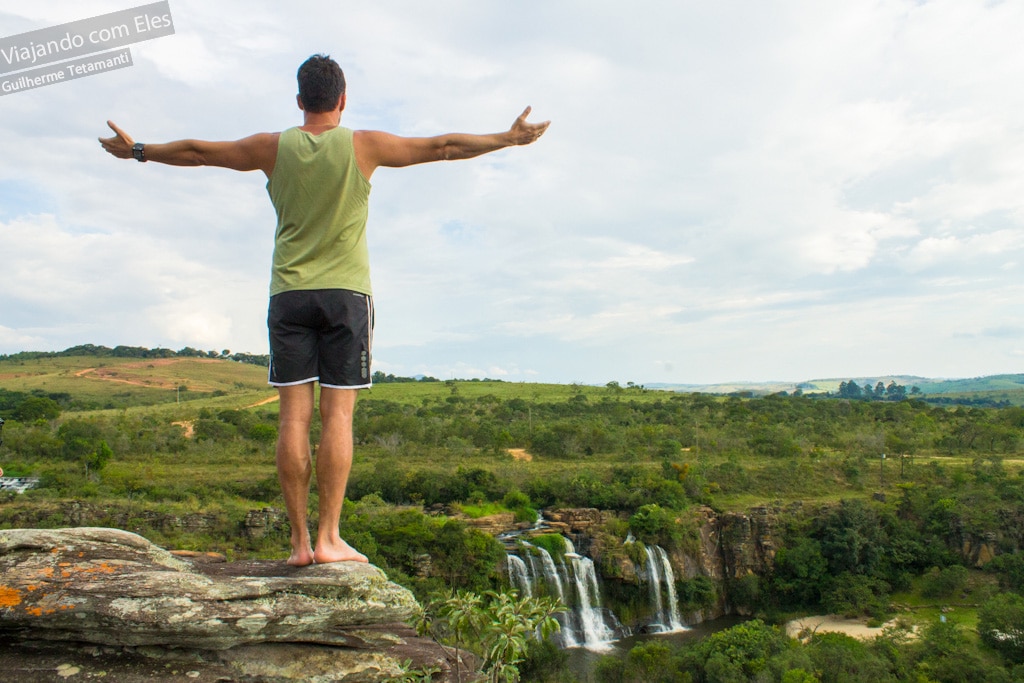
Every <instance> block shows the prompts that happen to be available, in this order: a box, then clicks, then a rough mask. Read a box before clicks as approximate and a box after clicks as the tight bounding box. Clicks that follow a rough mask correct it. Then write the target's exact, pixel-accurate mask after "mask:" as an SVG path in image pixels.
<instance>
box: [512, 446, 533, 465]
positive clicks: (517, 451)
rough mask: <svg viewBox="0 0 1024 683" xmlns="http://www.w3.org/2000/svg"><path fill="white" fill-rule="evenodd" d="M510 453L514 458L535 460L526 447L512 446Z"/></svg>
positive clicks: (527, 460) (525, 460)
mask: <svg viewBox="0 0 1024 683" xmlns="http://www.w3.org/2000/svg"><path fill="white" fill-rule="evenodd" d="M508 454H509V455H511V456H512V459H513V460H520V461H522V462H533V456H532V455H530V454H529V453H527V452H526V449H525V448H510V449H508Z"/></svg>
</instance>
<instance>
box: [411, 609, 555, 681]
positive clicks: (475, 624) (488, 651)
mask: <svg viewBox="0 0 1024 683" xmlns="http://www.w3.org/2000/svg"><path fill="white" fill-rule="evenodd" d="M558 610H559V606H558V603H557V602H556V601H555V600H553V599H551V598H547V597H545V598H520V597H519V594H518V593H517V592H516V591H508V592H505V593H496V592H494V591H487V592H486V593H484V594H483V595H482V596H481V595H477V594H475V593H470V592H468V591H458V592H456V593H453V594H450V595H448V596H443V597H437V598H435V599H434V600H432V601H431V603H430V612H431V613H432V616H431V615H427V616H425V618H423V619H422V620H421V623H420V631H421V633H430V634H432V635H434V636H435V637H443V638H446V639H448V640H449V641H451V642H453V644H454V646H455V649H456V653H455V661H456V664H455V666H456V680H460V681H461V680H462V677H461V675H460V671H459V669H460V658H459V653H458V651H459V649H460V648H466V649H469V650H471V651H473V652H474V653H475V654H477V655H479V656H480V657H482V658H483V672H484V674H486V676H487V681H489V683H499V681H504V682H505V683H516V682H517V681H519V668H518V667H519V664H521V663H522V662H523V661H524V660H525V658H526V650H527V648H528V646H529V642H530V640H531V639H533V638H535V637H540V638H541V639H542V640H543V639H546V638H547V637H548V636H550V635H551V634H552V633H554V632H556V631H557V630H558V629H559V624H558V621H556V620H555V617H554V615H555V612H557V611H558Z"/></svg>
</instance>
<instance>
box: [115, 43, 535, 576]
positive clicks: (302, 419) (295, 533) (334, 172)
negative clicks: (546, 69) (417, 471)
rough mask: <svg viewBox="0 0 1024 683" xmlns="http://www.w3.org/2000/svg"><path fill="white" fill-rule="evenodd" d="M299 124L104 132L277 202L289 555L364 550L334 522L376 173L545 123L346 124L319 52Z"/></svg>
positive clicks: (520, 136) (272, 325) (332, 67)
mask: <svg viewBox="0 0 1024 683" xmlns="http://www.w3.org/2000/svg"><path fill="white" fill-rule="evenodd" d="M298 82H299V94H298V96H297V97H296V100H297V102H298V105H299V109H301V110H302V112H303V125H302V126H299V127H297V128H290V129H288V130H286V131H283V132H281V133H259V134H256V135H252V136H250V137H247V138H243V139H241V140H236V141H234V142H207V141H202V140H179V141H176V142H169V143H166V144H145V145H144V144H142V143H136V142H135V141H134V140H133V139H132V138H131V136H129V135H128V134H127V133H125V132H124V131H123V130H121V129H120V128H118V127H117V126H116V125H115V124H114V123H113V122H111V121H108V122H107V125H109V126H110V128H111V129H112V130H113V131H114V133H116V135H115V136H114V137H110V138H100V144H102V145H103V148H104V149H105V150H106V151H107V152H109V153H110V154H112V155H114V156H115V157H117V158H119V159H131V158H135V159H137V160H139V161H156V162H159V163H163V164H171V165H175V166H221V167H224V168H231V169H234V170H236V171H256V170H260V171H263V172H264V173H265V174H266V176H267V178H268V181H267V191H268V193H269V194H270V198H271V201H272V202H273V204H274V209H275V210H276V212H277V217H278V221H277V232H276V236H275V244H274V261H273V269H272V275H271V289H270V293H271V298H270V306H269V312H268V321H267V324H268V327H269V331H270V353H271V364H270V377H269V382H270V384H272V385H273V386H275V387H277V390H278V395H279V397H280V402H281V407H280V429H279V436H278V441H277V453H276V459H277V471H278V478H279V480H280V482H281V489H282V492H283V494H284V499H285V505H286V507H287V510H288V521H289V523H290V524H291V556H290V557H289V558H288V564H291V565H296V566H304V565H308V564H312V563H314V562H318V563H324V562H339V561H357V562H365V561H366V557H365V556H364V555H363V554H362V553H359V552H358V551H356V550H355V549H354V548H352V547H351V546H349V544H348V543H346V542H345V540H344V539H342V538H341V535H340V531H339V521H340V517H341V507H342V503H343V502H344V499H345V487H346V485H347V483H348V475H349V470H350V468H351V466H352V413H353V410H354V408H355V402H356V393H357V391H358V390H359V389H365V388H368V387H369V386H370V365H369V364H370V344H371V339H372V330H373V303H372V299H371V294H372V293H371V291H370V277H369V260H368V254H367V250H366V232H365V230H366V217H367V200H368V198H369V192H370V183H369V180H370V177H371V176H372V175H373V172H374V171H375V170H376V169H377V168H379V167H381V166H387V167H402V166H411V165H413V164H422V163H425V162H429V161H442V160H455V159H469V158H472V157H476V156H479V155H481V154H486V153H488V152H493V151H495V150H499V149H503V148H505V147H510V146H513V145H528V144H530V143H532V142H534V141H536V140H537V139H538V138H539V137H540V136H541V135H543V134H544V131H545V130H547V128H548V125H549V123H550V122H543V123H530V122H528V121H527V120H526V119H527V116H528V115H529V113H530V108H529V107H527V108H526V110H525V111H523V113H522V114H520V116H519V117H518V118H517V119H516V120H515V122H514V123H513V124H512V127H511V128H509V130H507V131H505V132H504V133H494V134H490V135H470V134H461V133H453V134H448V135H439V136H436V137H428V138H406V137H399V136H397V135H391V134H389V133H383V132H380V131H367V130H360V131H352V130H349V129H347V128H342V127H341V126H340V123H341V115H342V112H343V111H344V109H345V77H344V74H343V73H342V71H341V68H340V67H339V66H338V64H337V63H336V62H335V61H334V60H332V59H331V58H330V57H328V56H326V55H314V56H312V57H310V58H309V59H308V60H306V62H304V63H303V64H302V66H301V67H299V72H298ZM315 382H319V383H320V416H321V421H322V436H321V440H320V445H319V447H318V449H317V456H316V475H317V486H318V493H319V496H320V501H319V512H320V525H319V528H318V529H317V538H316V545H315V550H314V546H313V545H312V543H311V538H310V535H309V530H308V528H307V526H306V506H307V501H308V496H309V484H310V477H311V473H312V462H311V461H312V456H311V452H310V444H309V429H310V423H311V421H312V418H313V410H314V400H315V397H314V383H315Z"/></svg>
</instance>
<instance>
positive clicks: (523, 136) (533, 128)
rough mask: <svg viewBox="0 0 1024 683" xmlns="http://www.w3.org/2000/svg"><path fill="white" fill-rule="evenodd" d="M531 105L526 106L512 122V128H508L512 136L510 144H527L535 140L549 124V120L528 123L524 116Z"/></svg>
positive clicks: (527, 113) (528, 111) (528, 112)
mask: <svg viewBox="0 0 1024 683" xmlns="http://www.w3.org/2000/svg"><path fill="white" fill-rule="evenodd" d="M531 111H532V107H527V108H526V109H524V110H523V113H522V114H520V115H519V117H518V118H517V119H516V120H515V122H514V123H513V124H512V128H510V129H509V131H508V132H509V135H511V136H512V144H514V145H529V144H530V143H532V142H536V141H537V138H539V137H540V136H541V135H544V131H546V130H547V129H548V126H550V125H551V122H550V121H544V122H542V123H530V122H529V121H527V120H526V117H527V116H529V115H530V112H531Z"/></svg>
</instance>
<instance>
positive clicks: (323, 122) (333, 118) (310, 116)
mask: <svg viewBox="0 0 1024 683" xmlns="http://www.w3.org/2000/svg"><path fill="white" fill-rule="evenodd" d="M340 124H341V112H340V111H325V112H319V113H310V112H308V111H307V112H303V113H302V126H301V127H302V129H303V130H306V129H308V128H317V129H320V128H336V127H338V126H339V125H340Z"/></svg>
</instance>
